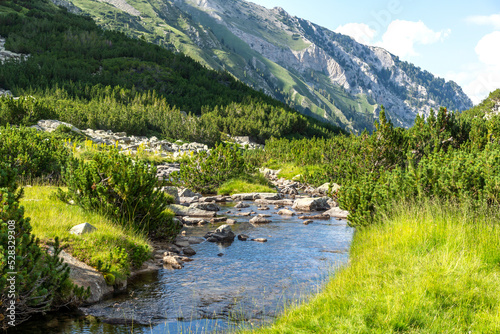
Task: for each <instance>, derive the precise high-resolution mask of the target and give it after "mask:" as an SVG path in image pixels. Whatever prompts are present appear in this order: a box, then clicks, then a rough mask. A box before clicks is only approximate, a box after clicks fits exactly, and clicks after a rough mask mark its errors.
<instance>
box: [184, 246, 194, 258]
mask: <svg viewBox="0 0 500 334" xmlns="http://www.w3.org/2000/svg"><path fill="white" fill-rule="evenodd" d="M182 253H184V255H186V256H193V255H196V251H195V250H194V249H193V248H191V247H184V248H183V249H182Z"/></svg>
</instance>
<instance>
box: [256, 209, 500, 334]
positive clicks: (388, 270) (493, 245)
mask: <svg viewBox="0 0 500 334" xmlns="http://www.w3.org/2000/svg"><path fill="white" fill-rule="evenodd" d="M497 218H498V212H496V213H491V212H490V213H485V212H477V211H472V210H468V209H467V207H464V206H462V207H457V206H453V205H449V204H445V205H439V204H435V203H427V204H418V205H410V206H408V205H399V206H397V208H396V209H395V212H394V215H393V216H392V218H390V219H387V220H386V221H385V222H384V224H382V225H374V226H370V227H369V228H365V229H358V231H357V232H356V234H355V237H354V240H353V243H352V246H351V251H350V264H349V266H347V267H345V268H344V269H343V270H341V271H339V272H337V273H336V274H335V276H334V277H332V278H331V280H330V282H329V283H328V285H327V286H326V287H325V289H324V290H323V291H322V292H321V293H319V294H318V295H317V296H315V297H313V299H311V300H310V301H309V302H308V303H306V304H304V305H301V306H299V307H291V308H290V309H288V310H286V311H285V312H284V314H283V315H282V316H281V317H280V318H278V319H277V320H276V322H275V323H274V324H273V325H272V326H270V327H265V328H262V329H259V330H256V331H254V333H393V332H411V333H437V332H445V333H494V332H499V331H500V300H499V299H498V296H499V295H500V285H499V284H498V282H499V279H500V253H499V251H498V250H499V249H500V228H499V226H498V219H497Z"/></svg>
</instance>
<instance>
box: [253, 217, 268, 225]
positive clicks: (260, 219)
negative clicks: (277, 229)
mask: <svg viewBox="0 0 500 334" xmlns="http://www.w3.org/2000/svg"><path fill="white" fill-rule="evenodd" d="M270 222H271V221H270V220H269V219H266V218H265V217H260V216H255V217H253V218H252V219H250V224H253V225H260V224H269V223H270Z"/></svg>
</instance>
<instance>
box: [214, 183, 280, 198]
mask: <svg viewBox="0 0 500 334" xmlns="http://www.w3.org/2000/svg"><path fill="white" fill-rule="evenodd" d="M275 192H276V189H275V188H271V187H269V186H268V185H265V184H259V183H254V182H251V181H249V180H245V179H231V180H229V181H227V182H225V183H223V184H222V185H221V186H220V187H219V189H218V190H217V193H218V194H219V195H233V194H241V193H275Z"/></svg>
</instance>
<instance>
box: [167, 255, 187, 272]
mask: <svg viewBox="0 0 500 334" xmlns="http://www.w3.org/2000/svg"><path fill="white" fill-rule="evenodd" d="M163 263H164V264H167V265H170V266H171V267H172V268H173V269H181V268H182V265H183V263H184V262H183V261H182V260H181V258H180V256H178V255H177V254H175V253H170V252H165V254H163Z"/></svg>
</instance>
